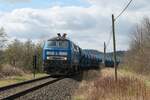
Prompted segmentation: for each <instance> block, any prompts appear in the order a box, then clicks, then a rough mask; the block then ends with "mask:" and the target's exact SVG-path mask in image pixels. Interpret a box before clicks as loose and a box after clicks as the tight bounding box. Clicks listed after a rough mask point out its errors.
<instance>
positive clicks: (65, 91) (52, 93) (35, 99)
mask: <svg viewBox="0 0 150 100" xmlns="http://www.w3.org/2000/svg"><path fill="white" fill-rule="evenodd" d="M78 85H79V81H77V80H75V79H72V78H65V79H62V80H60V81H58V82H55V83H53V84H49V85H48V86H45V87H43V88H41V89H38V90H35V91H33V92H32V93H28V94H26V95H24V96H22V97H20V98H18V99H17V100H71V99H72V98H71V96H72V94H73V93H74V91H75V90H76V89H77V88H78Z"/></svg>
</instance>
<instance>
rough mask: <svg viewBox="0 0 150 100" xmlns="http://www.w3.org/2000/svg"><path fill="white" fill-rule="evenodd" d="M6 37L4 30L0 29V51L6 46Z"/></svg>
mask: <svg viewBox="0 0 150 100" xmlns="http://www.w3.org/2000/svg"><path fill="white" fill-rule="evenodd" d="M6 37H7V35H6V33H5V30H4V28H3V27H1V28H0V49H2V48H3V47H4V46H5V45H6V44H5V43H6V41H7V38H6Z"/></svg>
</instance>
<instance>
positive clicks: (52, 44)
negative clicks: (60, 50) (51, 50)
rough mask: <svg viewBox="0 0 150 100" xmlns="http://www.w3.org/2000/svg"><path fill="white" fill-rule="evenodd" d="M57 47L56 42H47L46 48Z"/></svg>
mask: <svg viewBox="0 0 150 100" xmlns="http://www.w3.org/2000/svg"><path fill="white" fill-rule="evenodd" d="M56 46H57V42H56V41H48V42H47V47H56Z"/></svg>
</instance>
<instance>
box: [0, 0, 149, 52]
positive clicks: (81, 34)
mask: <svg viewBox="0 0 150 100" xmlns="http://www.w3.org/2000/svg"><path fill="white" fill-rule="evenodd" d="M128 2H129V0H0V26H2V27H4V28H5V31H6V33H7V34H8V36H9V37H10V38H17V39H21V40H26V39H32V40H39V39H47V38H51V37H53V36H55V35H56V33H58V32H60V33H64V32H65V33H68V37H69V38H70V39H71V40H73V41H74V42H75V43H76V44H78V45H79V46H80V47H81V48H92V49H97V50H100V51H103V42H104V41H106V42H107V41H108V40H109V34H110V32H111V15H112V14H114V15H115V16H117V15H118V14H119V13H120V12H121V10H122V9H123V8H124V7H125V6H126V4H127V3H128ZM149 4H150V1H149V0H133V2H132V3H131V5H130V6H129V8H128V9H127V10H126V12H124V14H123V15H122V16H120V18H119V19H118V20H117V21H116V40H117V50H127V49H128V46H129V40H130V35H131V32H132V31H133V28H134V25H135V24H137V23H139V22H140V21H141V20H142V19H143V17H150V6H149ZM107 51H112V39H111V41H110V45H109V46H108V49H107Z"/></svg>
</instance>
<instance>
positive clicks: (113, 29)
mask: <svg viewBox="0 0 150 100" xmlns="http://www.w3.org/2000/svg"><path fill="white" fill-rule="evenodd" d="M112 31H113V48H114V53H113V58H114V68H115V80H116V81H117V64H116V39H115V19H114V15H113V14H112Z"/></svg>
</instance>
